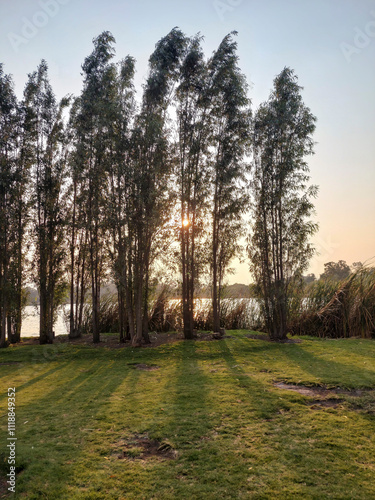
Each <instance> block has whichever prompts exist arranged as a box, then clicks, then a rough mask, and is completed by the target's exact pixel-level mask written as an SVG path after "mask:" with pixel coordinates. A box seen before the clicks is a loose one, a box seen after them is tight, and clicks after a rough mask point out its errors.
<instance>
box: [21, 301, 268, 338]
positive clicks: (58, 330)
mask: <svg viewBox="0 0 375 500" xmlns="http://www.w3.org/2000/svg"><path fill="white" fill-rule="evenodd" d="M242 301H245V302H246V304H247V314H248V317H249V321H248V322H247V323H249V324H252V323H251V319H250V318H251V317H256V316H258V314H259V305H258V304H257V301H256V300H255V299H224V300H223V302H222V305H223V307H225V304H226V303H229V304H230V308H232V307H233V305H237V304H238V303H240V302H242ZM178 302H180V299H171V300H170V304H174V305H175V304H177V303H178ZM210 306H211V300H210V299H196V302H195V307H196V312H198V311H199V312H201V313H203V312H204V311H208V309H209V308H210ZM64 310H65V311H69V305H65V306H64V309H61V308H60V310H59V314H58V317H57V321H56V323H55V325H54V330H55V335H68V333H69V332H68V330H67V327H66V324H65V321H64ZM203 316H204V314H203ZM21 337H39V307H38V308H37V307H35V306H26V307H25V311H24V318H23V320H22V328H21Z"/></svg>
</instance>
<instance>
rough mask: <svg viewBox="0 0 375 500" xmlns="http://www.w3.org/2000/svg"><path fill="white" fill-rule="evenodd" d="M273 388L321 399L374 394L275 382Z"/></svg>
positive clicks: (359, 390) (339, 388) (367, 390)
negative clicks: (337, 395) (335, 396)
mask: <svg viewBox="0 0 375 500" xmlns="http://www.w3.org/2000/svg"><path fill="white" fill-rule="evenodd" d="M274 386H275V387H278V388H279V389H286V390H289V391H295V392H298V393H299V394H302V395H304V396H312V397H314V396H323V397H329V396H332V395H335V394H343V395H347V396H354V397H360V396H363V395H364V394H368V393H369V392H374V390H373V389H352V390H349V389H343V388H341V387H332V388H330V387H324V386H319V387H307V386H305V385H293V384H286V383H285V382H275V384H274Z"/></svg>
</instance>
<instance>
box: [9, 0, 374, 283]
mask: <svg viewBox="0 0 375 500" xmlns="http://www.w3.org/2000/svg"><path fill="white" fill-rule="evenodd" d="M175 26H178V27H179V28H180V29H181V30H182V31H183V32H184V33H186V34H187V35H194V34H196V33H198V32H199V33H201V34H202V35H203V36H204V44H203V47H204V50H205V53H206V56H207V57H209V56H210V55H211V54H212V52H213V51H214V50H215V49H216V48H217V47H218V45H219V44H220V42H221V40H222V39H223V38H224V36H225V35H227V34H228V33H230V32H231V31H234V30H235V31H237V32H238V36H237V43H238V54H239V58H240V60H239V65H240V67H241V70H242V72H243V73H244V74H245V76H246V78H247V81H248V83H249V84H250V90H249V97H250V98H251V100H252V108H253V110H256V108H257V107H258V106H259V104H260V103H261V102H263V101H265V100H266V99H267V98H268V96H269V93H270V91H271V89H272V85H273V80H274V78H275V76H276V75H277V74H278V73H280V71H281V70H282V69H283V68H284V67H285V66H289V67H291V68H292V69H294V71H295V73H296V74H297V76H298V80H299V84H300V85H301V86H302V87H303V91H302V96H303V99H304V102H305V104H306V105H307V106H308V107H309V108H310V109H311V111H312V113H313V114H314V115H315V116H316V117H317V128H316V132H315V135H314V139H315V141H316V145H315V155H314V156H312V157H310V158H309V159H308V163H309V166H310V174H311V183H312V184H316V185H318V186H319V195H318V198H317V199H316V200H315V207H316V216H315V220H316V221H317V222H318V223H319V232H318V233H317V234H316V235H315V236H314V238H313V239H312V242H313V244H314V245H315V247H316V249H317V252H318V254H317V255H316V256H315V257H314V258H313V259H312V261H311V265H310V269H309V270H308V272H311V273H315V274H316V276H317V277H318V276H319V274H321V273H322V272H323V270H324V263H326V262H329V261H338V260H340V259H342V260H345V261H346V262H347V263H348V264H352V263H353V262H357V261H362V262H365V261H371V259H373V262H374V261H375V259H374V258H375V120H374V117H375V92H374V89H375V0H262V1H260V0H189V1H187V0H184V1H180V0H159V1H151V0H144V1H142V0H138V1H135V0H133V1H128V0H125V1H120V0H105V1H104V0H0V62H2V63H4V71H5V73H7V74H9V73H10V74H12V75H13V79H14V82H15V90H16V94H17V95H18V97H19V98H21V97H22V92H23V89H24V86H25V83H26V80H27V75H28V73H31V72H32V71H34V70H35V69H36V68H37V66H38V64H39V63H40V60H41V59H46V61H47V63H48V65H49V75H50V80H51V83H52V86H53V89H54V91H55V94H56V96H57V97H58V98H62V97H63V96H64V95H66V94H74V95H78V94H79V93H80V90H81V88H82V76H81V65H82V63H83V61H84V59H85V57H86V56H87V55H89V54H90V53H91V51H92V48H93V46H92V39H93V38H95V37H96V36H98V35H99V34H100V33H101V32H102V31H104V30H108V31H111V32H112V34H113V35H114V37H115V39H116V59H117V60H120V59H122V58H123V57H125V56H126V55H128V54H129V55H131V56H133V57H135V59H136V61H137V64H136V68H137V74H136V79H135V83H136V87H137V88H138V89H139V90H140V89H141V85H142V83H143V81H144V79H145V77H146V74H147V63H148V58H149V56H150V54H151V53H152V52H153V50H154V47H155V44H156V43H157V41H158V40H160V38H162V37H163V36H165V35H166V34H167V33H168V32H169V31H170V30H171V29H172V28H174V27H175ZM233 266H234V267H235V270H236V272H235V274H234V275H233V276H231V277H230V278H229V282H230V283H235V282H241V283H249V282H250V281H251V276H250V273H249V270H248V268H249V265H248V262H247V261H246V260H245V262H243V263H240V262H238V261H235V262H234V263H233Z"/></svg>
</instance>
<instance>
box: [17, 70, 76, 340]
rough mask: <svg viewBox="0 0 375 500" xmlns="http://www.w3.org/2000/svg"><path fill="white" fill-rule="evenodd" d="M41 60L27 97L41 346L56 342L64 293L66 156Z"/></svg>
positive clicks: (60, 111) (59, 120) (26, 144)
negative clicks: (55, 325) (58, 314)
mask: <svg viewBox="0 0 375 500" xmlns="http://www.w3.org/2000/svg"><path fill="white" fill-rule="evenodd" d="M47 71H48V68H47V64H46V62H45V61H42V62H41V64H40V65H39V67H38V69H37V71H35V72H33V73H32V74H31V75H29V80H28V82H27V85H26V88H25V93H24V106H25V113H26V116H25V124H24V144H23V147H24V149H25V150H27V154H28V155H29V156H30V159H31V161H32V181H33V182H32V183H33V192H32V201H33V215H32V228H33V235H34V248H35V259H34V262H35V272H34V276H35V281H36V283H37V285H38V289H39V296H40V329H39V330H40V331H39V335H40V343H41V344H46V343H52V342H53V336H54V335H53V325H54V322H55V320H56V310H57V306H58V305H59V303H60V302H61V300H62V295H63V292H64V286H65V281H64V259H65V251H66V248H65V231H66V227H65V218H66V206H65V192H66V186H65V181H66V156H65V135H64V124H63V116H62V115H63V109H64V107H66V106H67V105H68V101H67V100H66V99H63V100H62V101H61V103H60V105H58V104H57V102H56V99H55V96H54V94H53V91H52V88H51V85H50V83H49V80H48V74H47Z"/></svg>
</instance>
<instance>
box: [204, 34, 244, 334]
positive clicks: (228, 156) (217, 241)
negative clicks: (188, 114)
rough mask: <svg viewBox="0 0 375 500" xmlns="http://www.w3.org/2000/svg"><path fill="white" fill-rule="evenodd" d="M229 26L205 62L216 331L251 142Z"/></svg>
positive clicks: (240, 227) (239, 229) (239, 225)
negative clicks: (208, 59)
mask: <svg viewBox="0 0 375 500" xmlns="http://www.w3.org/2000/svg"><path fill="white" fill-rule="evenodd" d="M233 35H236V32H233V33H231V34H229V35H227V36H226V37H225V38H224V39H223V41H222V42H221V44H220V46H219V48H218V49H217V50H216V51H215V53H214V55H213V57H212V58H211V59H210V61H209V63H208V80H209V87H208V89H207V92H208V98H209V100H210V123H209V137H208V142H209V145H210V153H211V161H210V165H211V176H212V178H211V185H212V194H211V196H212V233H211V238H212V239H211V252H210V253H211V255H210V264H211V273H212V274H211V275H212V282H211V284H212V306H213V328H214V331H215V332H219V331H220V305H221V295H222V289H223V281H224V276H225V273H226V272H227V270H228V266H229V264H230V261H231V259H232V258H233V257H234V256H235V255H236V254H238V253H239V251H240V249H241V247H240V245H239V243H238V241H239V237H240V236H241V235H242V234H243V233H244V224H243V221H242V219H241V215H242V214H243V213H244V212H245V210H246V209H247V206H248V203H247V202H248V196H247V193H246V190H245V182H246V171H247V167H246V163H245V161H244V157H245V154H246V152H247V151H248V149H249V144H250V118H251V114H250V108H249V105H250V101H249V99H248V97H247V90H248V86H247V84H246V80H245V77H244V75H243V74H242V73H241V71H240V69H239V67H238V56H237V53H236V51H237V44H236V42H234V40H233Z"/></svg>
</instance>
